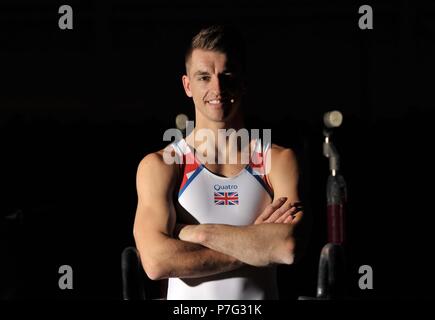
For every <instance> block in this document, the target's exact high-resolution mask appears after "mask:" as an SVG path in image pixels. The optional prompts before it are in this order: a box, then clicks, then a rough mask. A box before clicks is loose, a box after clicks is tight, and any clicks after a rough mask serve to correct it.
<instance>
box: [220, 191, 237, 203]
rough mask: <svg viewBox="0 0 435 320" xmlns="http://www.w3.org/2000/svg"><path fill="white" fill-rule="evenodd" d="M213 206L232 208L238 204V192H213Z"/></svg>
mask: <svg viewBox="0 0 435 320" xmlns="http://www.w3.org/2000/svg"><path fill="white" fill-rule="evenodd" d="M214 204H215V205H217V206H227V205H230V206H233V205H238V204H239V193H238V192H216V191H215V192H214Z"/></svg>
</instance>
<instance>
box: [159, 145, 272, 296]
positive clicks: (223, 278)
mask: <svg viewBox="0 0 435 320" xmlns="http://www.w3.org/2000/svg"><path fill="white" fill-rule="evenodd" d="M252 143H253V146H255V147H254V151H253V153H252V155H251V159H250V163H249V165H247V166H246V167H245V168H243V169H242V170H241V171H240V172H239V173H238V174H237V175H236V176H233V177H222V176H219V175H216V174H214V173H213V172H211V171H210V170H208V169H207V168H206V167H205V166H204V165H203V164H201V163H200V162H199V161H198V159H197V157H195V155H194V153H193V152H192V151H193V148H191V147H190V146H189V145H188V144H187V143H186V141H185V140H184V139H182V140H179V141H178V142H174V143H172V147H173V148H174V150H175V152H176V155H177V157H178V160H179V163H180V173H182V178H181V177H180V180H182V181H181V184H180V186H179V190H178V203H177V204H176V207H177V215H178V216H179V217H181V218H182V219H183V220H188V221H190V222H191V223H217V224H230V225H237V226H242V225H250V224H252V223H253V222H254V221H255V219H256V218H257V216H258V215H259V214H260V213H261V212H262V211H263V209H264V208H265V207H266V206H267V205H268V204H270V203H271V202H272V199H273V194H272V191H271V188H270V185H269V183H268V180H267V177H266V175H265V174H264V166H265V163H264V162H265V159H266V158H267V157H266V156H264V157H263V155H267V151H268V150H270V145H266V146H263V148H262V147H261V141H260V140H257V141H252ZM183 215H184V218H183ZM185 218H187V219H185ZM277 298H278V290H277V284H276V267H274V266H273V267H263V268H258V267H252V266H244V267H242V268H239V269H237V270H234V271H230V272H226V273H221V274H218V275H213V276H207V277H201V278H188V279H180V278H169V280H168V293H167V299H168V300H175V299H177V300H178V299H180V300H184V299H186V300H196V299H210V300H223V299H225V300H243V299H277Z"/></svg>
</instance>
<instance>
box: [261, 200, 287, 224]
mask: <svg viewBox="0 0 435 320" xmlns="http://www.w3.org/2000/svg"><path fill="white" fill-rule="evenodd" d="M290 209H292V204H291V203H286V204H285V205H283V206H281V207H280V208H278V209H277V210H275V212H274V213H272V214H271V215H270V217H269V218H268V219H267V220H266V222H275V221H276V219H278V218H279V217H281V216H282V215H283V214H284V213H286V212H287V211H288V210H290Z"/></svg>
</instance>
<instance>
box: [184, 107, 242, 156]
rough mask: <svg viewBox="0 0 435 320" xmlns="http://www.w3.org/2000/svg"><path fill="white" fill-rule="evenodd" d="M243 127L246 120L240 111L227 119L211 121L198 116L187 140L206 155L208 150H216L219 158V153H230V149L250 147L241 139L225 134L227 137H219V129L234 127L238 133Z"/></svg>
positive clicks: (238, 150) (238, 149)
mask: <svg viewBox="0 0 435 320" xmlns="http://www.w3.org/2000/svg"><path fill="white" fill-rule="evenodd" d="M242 128H244V121H243V116H242V114H241V112H238V113H237V114H236V115H234V117H232V118H231V119H229V120H227V121H210V120H208V119H204V118H202V117H196V123H195V128H194V129H193V131H192V132H191V133H190V134H189V135H188V136H187V137H186V141H187V143H188V144H189V145H191V146H193V147H194V148H195V149H196V150H197V151H198V152H201V153H203V154H205V155H207V150H214V152H215V158H216V159H217V158H218V156H219V153H222V152H225V153H226V154H227V155H228V154H229V152H230V150H237V152H238V153H239V152H240V151H241V150H242V149H245V147H249V146H242V145H241V143H240V142H241V141H240V139H234V138H230V137H228V136H225V138H223V136H221V137H219V130H228V129H233V130H235V133H236V132H237V131H238V130H239V129H242ZM221 132H222V131H221ZM204 135H205V136H204ZM208 135H212V138H211V139H210V138H208ZM248 145H249V143H248ZM248 150H249V149H248ZM215 163H217V162H215Z"/></svg>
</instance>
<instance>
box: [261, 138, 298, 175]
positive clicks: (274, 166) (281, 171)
mask: <svg viewBox="0 0 435 320" xmlns="http://www.w3.org/2000/svg"><path fill="white" fill-rule="evenodd" d="M269 154H270V156H269V157H268V159H267V161H266V163H268V164H269V167H268V168H267V172H268V173H269V176H272V177H273V176H279V175H289V174H291V175H297V174H298V162H297V158H296V154H295V152H294V151H293V150H292V149H291V148H287V147H283V146H280V145H277V144H272V145H271V148H270V152H269Z"/></svg>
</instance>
